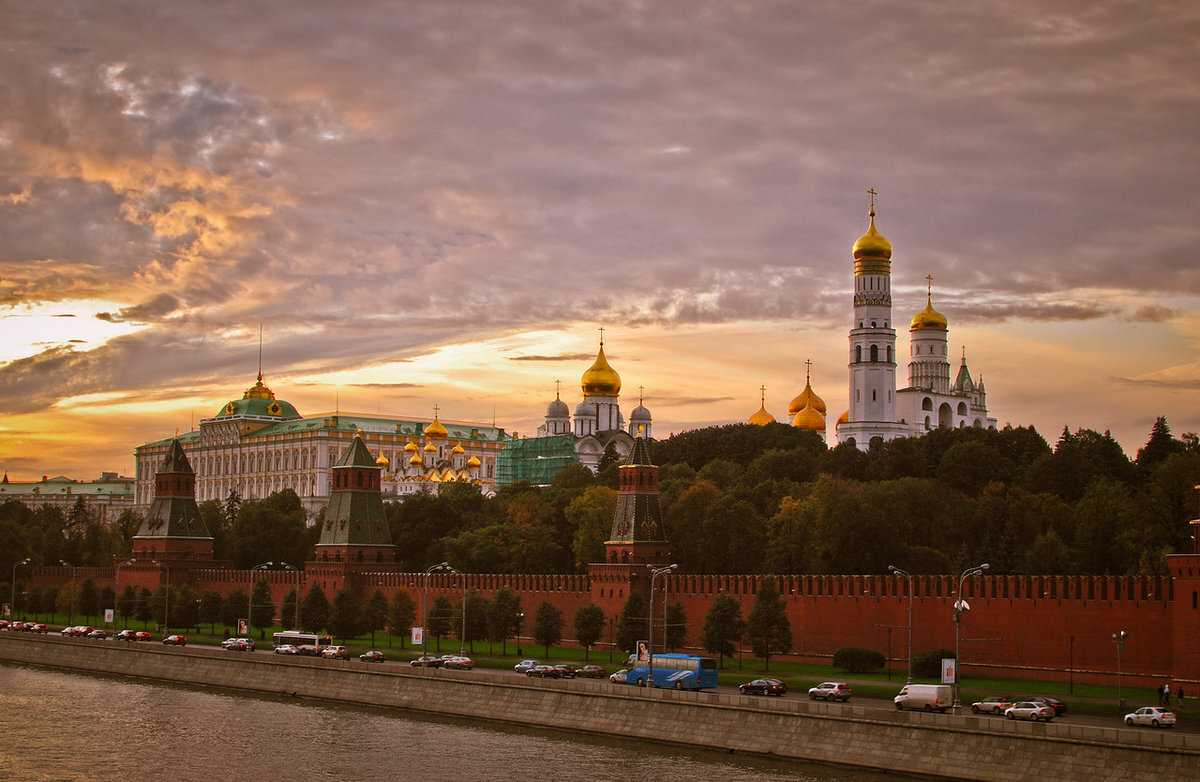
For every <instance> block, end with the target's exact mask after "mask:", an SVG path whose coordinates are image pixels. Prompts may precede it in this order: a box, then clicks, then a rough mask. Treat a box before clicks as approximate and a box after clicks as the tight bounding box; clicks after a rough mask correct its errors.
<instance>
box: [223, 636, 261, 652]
mask: <svg viewBox="0 0 1200 782" xmlns="http://www.w3.org/2000/svg"><path fill="white" fill-rule="evenodd" d="M221 647H222V648H223V649H229V650H230V651H234V652H253V651H254V639H253V638H226V639H225V640H224V641H222V642H221Z"/></svg>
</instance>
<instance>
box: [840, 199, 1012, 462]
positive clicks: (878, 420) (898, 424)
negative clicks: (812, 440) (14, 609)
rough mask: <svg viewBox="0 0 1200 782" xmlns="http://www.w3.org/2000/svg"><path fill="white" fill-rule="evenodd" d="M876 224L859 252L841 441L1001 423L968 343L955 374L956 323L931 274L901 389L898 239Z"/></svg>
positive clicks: (861, 444)
mask: <svg viewBox="0 0 1200 782" xmlns="http://www.w3.org/2000/svg"><path fill="white" fill-rule="evenodd" d="M874 195H875V194H874V192H873V191H872V193H871V210H870V218H871V224H870V227H869V228H868V229H867V232H866V234H864V235H863V236H861V237H859V239H858V241H856V242H855V243H854V248H853V250H852V252H853V257H854V321H853V323H852V324H851V328H850V356H849V366H850V405H849V409H848V410H847V411H846V412H845V413H843V414H842V415H841V417H840V418H839V419H838V421H837V424H836V432H837V440H838V442H839V443H846V442H848V443H851V444H853V445H855V446H856V447H858V448H859V449H861V450H866V449H867V448H869V447H870V444H871V441H872V440H874V439H875V438H879V439H881V440H884V441H887V440H894V439H896V438H898V437H915V436H920V435H923V434H925V433H926V432H929V431H931V430H933V429H949V428H954V429H958V428H963V427H968V426H975V427H985V428H988V429H995V428H996V419H995V418H992V417H989V416H988V410H987V392H986V391H985V390H984V387H983V377H982V376H980V378H979V381H978V382H976V381H975V380H973V379H972V377H971V372H970V370H968V369H967V356H966V349H965V348H964V349H963V353H962V363H961V365H960V366H959V369H958V374H957V376H956V377H955V379H954V381H953V382H951V380H950V350H949V325H948V322H947V320H946V316H944V315H942V314H941V313H939V312H938V311H937V310H935V309H934V308H933V289H932V278H929V277H927V278H926V279H927V280H929V281H930V287H929V290H928V293H927V295H926V303H925V309H924V310H922V311H921V312H918V313H917V314H916V315H915V316H914V317H913V319H912V322H911V323H910V325H909V329H908V332H909V341H910V347H909V362H908V385H907V386H905V387H904V388H901V389H897V388H896V361H897V356H896V329H895V327H894V321H893V320H892V289H891V259H892V243H891V242H889V241H888V240H887V239H886V238H885V237H884V236H883V235H882V234H880V233H879V231H878V230H876V228H875V199H874Z"/></svg>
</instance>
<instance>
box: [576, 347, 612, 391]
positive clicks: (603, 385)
mask: <svg viewBox="0 0 1200 782" xmlns="http://www.w3.org/2000/svg"><path fill="white" fill-rule="evenodd" d="M579 386H580V388H582V389H583V393H584V396H588V395H589V394H599V395H601V396H617V395H619V394H620V393H621V376H620V375H618V374H617V370H615V369H613V368H612V367H611V366H609V364H608V359H607V358H605V357H604V342H601V343H600V352H599V353H597V354H596V360H595V362H593V363H592V365H591V366H590V367H588V369H587V371H586V372H584V373H583V377H582V378H580V380H579Z"/></svg>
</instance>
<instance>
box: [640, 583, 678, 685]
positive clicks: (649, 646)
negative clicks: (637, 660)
mask: <svg viewBox="0 0 1200 782" xmlns="http://www.w3.org/2000/svg"><path fill="white" fill-rule="evenodd" d="M646 567H648V568H650V611H649V612H648V613H649V619H650V621H649V624H650V628H649V635H647V636H646V654H647V656H649V658H650V672H649V673H648V674H647V678H648V681H647V682H646V686H647V687H653V686H654V580H655V579H656V578H658V577H659V576H665V575H666V574H667V573H670V572H671V571H672V570H674V569H675V568H677V567H679V565H677V564H672V565H664V566H662V567H655V566H654V565H646ZM664 583H665V582H664ZM666 601H667V598H666V597H665V596H664V597H663V603H664V604H665V603H666ZM666 633H667V623H666V607H665V605H664V608H663V635H664V636H665V635H666ZM664 641H665V638H664Z"/></svg>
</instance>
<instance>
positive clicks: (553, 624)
mask: <svg viewBox="0 0 1200 782" xmlns="http://www.w3.org/2000/svg"><path fill="white" fill-rule="evenodd" d="M562 631H563V614H562V611H560V610H558V607H557V606H555V605H554V604H553V603H551V602H550V601H549V600H543V601H542V604H541V605H539V606H538V607H537V613H536V614H535V615H534V618H533V640H534V643H537V644H539V645H541V646H544V647H546V656H547V657H549V656H550V647H551V646H553V645H554V644H556V643H558V642H559V641H561V640H562Z"/></svg>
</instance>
